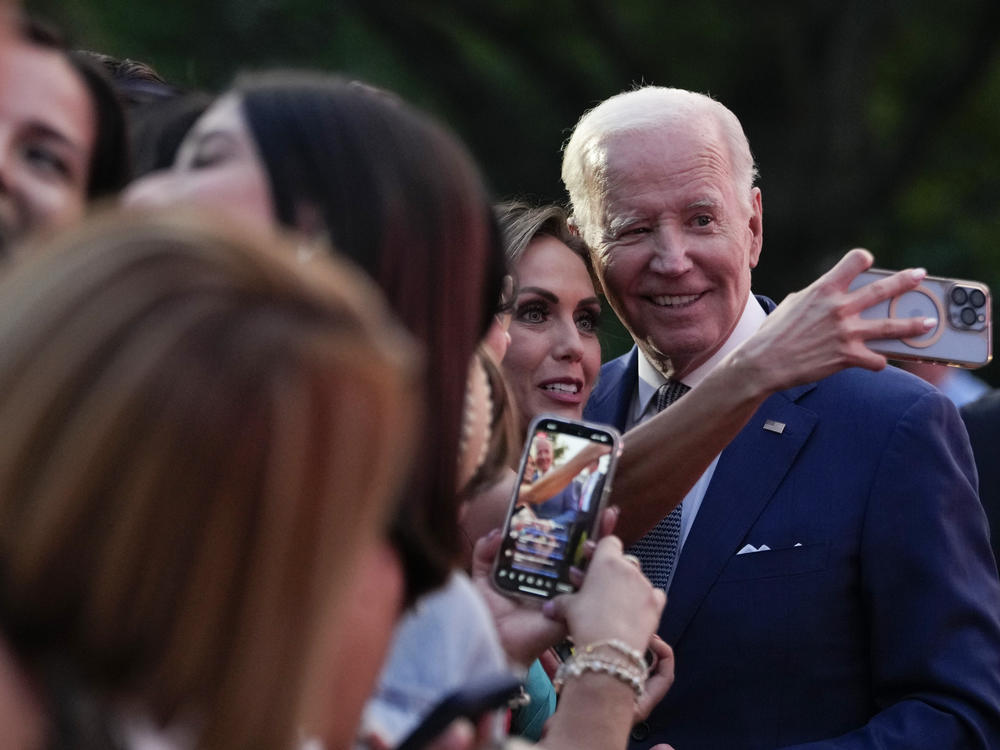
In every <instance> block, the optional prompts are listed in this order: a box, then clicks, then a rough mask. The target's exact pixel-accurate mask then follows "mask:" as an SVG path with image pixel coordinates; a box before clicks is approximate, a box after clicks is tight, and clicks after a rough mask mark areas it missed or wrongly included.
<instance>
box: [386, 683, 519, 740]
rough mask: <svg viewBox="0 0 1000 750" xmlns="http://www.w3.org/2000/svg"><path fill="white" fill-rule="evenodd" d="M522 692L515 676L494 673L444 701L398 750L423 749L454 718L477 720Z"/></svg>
mask: <svg viewBox="0 0 1000 750" xmlns="http://www.w3.org/2000/svg"><path fill="white" fill-rule="evenodd" d="M520 694H521V681H520V680H519V679H518V678H516V677H514V676H513V675H508V674H503V675H493V676H490V677H488V678H484V679H481V680H477V681H475V682H473V683H470V684H469V685H467V686H465V687H462V688H459V689H458V690H456V691H454V692H453V693H451V694H449V695H448V696H446V697H445V698H444V699H442V700H441V702H439V703H438V704H437V705H436V706H435V707H434V708H433V709H432V710H431V712H430V713H429V714H427V716H426V718H424V720H423V721H421V722H420V724H419V725H418V726H417V728H416V729H414V730H413V731H412V732H410V734H409V735H408V736H407V737H406V738H405V739H404V740H403V741H402V742H401V743H400V744H399V745H398V746H397V750H420V749H421V748H423V747H425V746H426V745H427V744H428V743H429V742H431V741H432V740H434V739H435V738H437V737H438V736H439V735H440V734H441V733H442V732H444V731H445V729H447V728H448V726H449V725H450V724H451V723H452V722H453V721H455V719H469V720H470V721H472V722H475V721H477V720H478V719H479V718H480V717H481V716H483V715H484V714H486V713H487V712H489V711H492V710H494V709H499V708H503V707H505V706H507V705H509V703H510V702H511V701H512V700H513V699H514V698H516V697H518V696H519V695H520Z"/></svg>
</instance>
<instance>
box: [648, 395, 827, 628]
mask: <svg viewBox="0 0 1000 750" xmlns="http://www.w3.org/2000/svg"><path fill="white" fill-rule="evenodd" d="M814 387H815V385H807V386H801V387H799V388H795V389H792V390H789V391H785V392H784V393H779V394H776V395H774V396H771V397H770V398H769V399H768V400H767V401H765V402H764V404H763V405H761V407H760V408H759V409H758V410H757V413H756V414H754V416H753V418H752V419H751V420H750V422H749V423H748V424H747V426H746V427H744V428H743V430H742V431H741V432H740V434H739V435H737V437H736V438H735V439H734V440H733V442H732V443H730V444H729V446H728V447H727V448H726V449H725V450H724V451H723V452H722V455H721V457H720V458H719V463H718V466H716V469H715V474H714V475H713V476H712V481H711V483H710V484H709V487H708V491H707V492H706V493H705V498H704V500H703V501H702V504H701V508H700V509H699V511H698V515H697V517H696V518H695V522H694V524H693V526H692V527H691V531H690V533H689V534H688V537H687V539H686V541H685V542H684V547H683V551H682V553H681V556H680V558H679V560H678V562H677V571H676V573H675V575H674V580H673V583H672V584H671V586H670V592H669V597H668V603H667V607H666V609H665V610H664V616H663V621H662V623H661V628H660V634H661V635H662V636H663V638H664V639H665V640H666V641H667V642H668V643H670V644H673V645H676V644H677V642H678V641H679V640H680V639H681V637H682V636H683V634H684V630H685V628H686V627H687V625H688V623H689V622H690V621H691V618H692V617H694V615H695V613H696V612H697V611H698V608H699V607H700V606H701V603H702V601H703V600H704V598H705V596H706V595H707V594H708V591H709V589H710V588H711V587H712V585H713V584H714V583H715V580H716V579H717V578H718V577H719V574H720V573H721V572H722V569H723V567H724V566H725V564H726V563H727V562H728V561H729V560H730V558H731V557H732V556H733V555H735V554H736V552H737V551H738V550H739V548H740V546H742V545H741V542H742V541H743V539H744V538H745V537H746V535H747V533H748V531H749V530H750V528H751V527H752V526H753V524H754V522H755V521H756V519H757V517H758V516H759V515H760V513H761V511H763V509H764V507H765V506H766V505H767V503H768V501H769V500H770V499H771V497H772V496H773V495H774V492H775V490H777V488H778V486H779V485H780V484H781V481H782V480H783V479H784V477H785V475H786V474H787V473H788V470H789V469H790V468H791V466H792V464H793V463H794V461H795V457H796V456H797V455H798V453H799V451H800V450H801V448H802V446H803V445H804V444H805V442H806V440H807V439H808V437H809V435H810V433H811V432H812V430H813V428H814V426H815V424H816V420H817V416H816V414H815V413H814V412H812V411H810V410H808V409H805V408H803V407H801V406H798V405H797V404H795V403H794V400H795V399H797V398H798V397H799V396H801V395H802V394H803V393H805V392H807V391H809V390H811V389H812V388H814ZM767 420H773V421H774V422H781V423H784V425H785V426H784V429H783V430H782V432H781V433H780V434H779V433H777V432H774V431H771V430H765V429H764V424H765V423H766V422H767Z"/></svg>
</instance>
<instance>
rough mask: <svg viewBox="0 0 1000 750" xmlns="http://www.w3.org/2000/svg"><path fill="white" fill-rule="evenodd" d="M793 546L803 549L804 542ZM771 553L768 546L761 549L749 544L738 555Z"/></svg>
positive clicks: (761, 546) (764, 545)
mask: <svg viewBox="0 0 1000 750" xmlns="http://www.w3.org/2000/svg"><path fill="white" fill-rule="evenodd" d="M792 546H793V547H801V546H802V542H796V543H795V544H793V545H792ZM770 551H771V548H770V547H768V546H767V545H766V544H762V545H760V546H759V547H754V546H753V545H752V544H747V545H744V547H743V549H741V550H740V551H739V552H737V553H736V554H737V555H749V554H751V553H752V552H770Z"/></svg>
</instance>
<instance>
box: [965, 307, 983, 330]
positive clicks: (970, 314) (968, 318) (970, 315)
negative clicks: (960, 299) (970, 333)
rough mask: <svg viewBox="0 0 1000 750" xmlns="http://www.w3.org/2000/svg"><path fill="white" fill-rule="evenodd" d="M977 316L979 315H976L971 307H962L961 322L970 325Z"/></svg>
mask: <svg viewBox="0 0 1000 750" xmlns="http://www.w3.org/2000/svg"><path fill="white" fill-rule="evenodd" d="M978 317H979V316H978V315H976V311H975V310H973V309H972V308H971V307H963V308H962V322H963V323H965V325H967V326H971V325H972V324H973V323H975V322H976V319H977V318H978Z"/></svg>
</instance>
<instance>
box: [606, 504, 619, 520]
mask: <svg viewBox="0 0 1000 750" xmlns="http://www.w3.org/2000/svg"><path fill="white" fill-rule="evenodd" d="M608 510H610V511H611V512H612V513H614V514H615V516H616V517H617V516H620V515H621V514H622V509H621V508H620V507H619V506H617V505H609V506H608Z"/></svg>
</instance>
